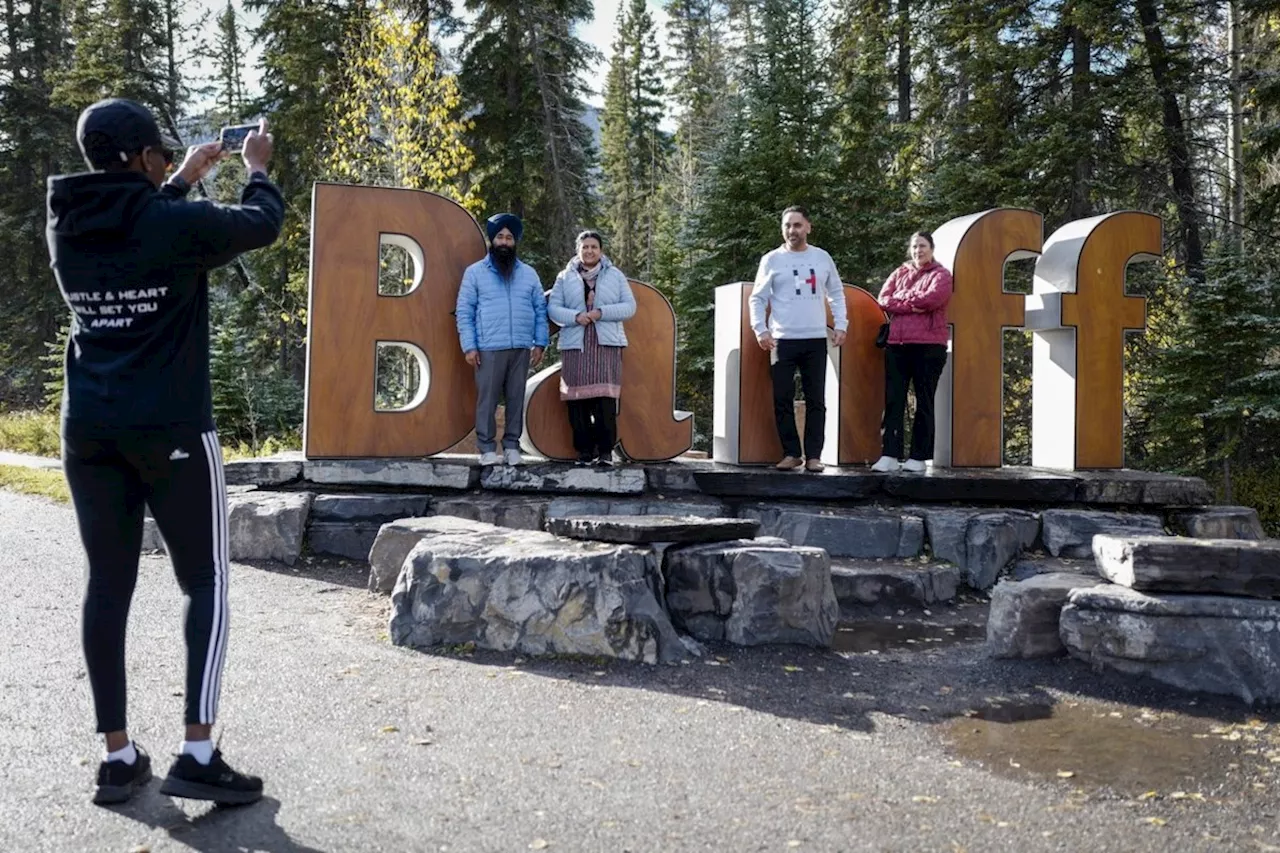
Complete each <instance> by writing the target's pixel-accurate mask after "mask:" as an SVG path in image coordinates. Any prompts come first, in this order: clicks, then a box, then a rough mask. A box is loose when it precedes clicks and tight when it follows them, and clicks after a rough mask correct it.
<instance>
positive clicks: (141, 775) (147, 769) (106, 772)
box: [93, 743, 151, 806]
mask: <svg viewBox="0 0 1280 853" xmlns="http://www.w3.org/2000/svg"><path fill="white" fill-rule="evenodd" d="M133 748H134V749H136V750H137V751H138V759H137V760H136V761H134V762H133V763H132V764H125V763H124V762H123V761H104V762H102V763H101V764H99V765H98V787H97V788H96V789H95V790H94V792H93V802H94V804H95V805H99V806H109V805H115V804H117V803H124V802H128V800H129V798H130V797H132V796H133V795H134V794H135V793H137V791H138V789H139V788H141V787H142V786H143V785H145V784H147V783H148V782H150V781H151V756H149V755H147V754H146V753H145V752H143V751H142V747H140V746H138V745H137V744H136V743H135V744H134V745H133Z"/></svg>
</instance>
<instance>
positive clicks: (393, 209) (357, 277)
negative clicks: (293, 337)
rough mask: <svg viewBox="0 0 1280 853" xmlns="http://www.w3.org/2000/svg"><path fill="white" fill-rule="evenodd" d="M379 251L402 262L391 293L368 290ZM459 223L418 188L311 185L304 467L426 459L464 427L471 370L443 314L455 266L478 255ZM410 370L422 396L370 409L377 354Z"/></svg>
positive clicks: (473, 230) (458, 276) (463, 216)
mask: <svg viewBox="0 0 1280 853" xmlns="http://www.w3.org/2000/svg"><path fill="white" fill-rule="evenodd" d="M383 243H393V244H396V245H399V246H401V247H403V248H405V249H406V250H407V251H408V252H409V255H410V257H412V258H413V260H414V267H415V275H414V285H413V287H412V289H410V290H409V292H408V293H406V294H404V295H403V296H383V295H380V294H379V293H378V270H379V260H380V249H381V246H382V244H383ZM484 252H485V244H484V237H483V236H482V235H481V233H480V229H479V227H478V226H477V225H476V222H475V220H474V219H472V217H471V215H470V214H469V213H467V212H466V211H465V210H463V209H462V208H461V207H459V206H458V205H457V204H455V203H454V202H452V201H450V200H449V199H447V198H445V197H443V196H439V195H435V194H434V193H428V192H421V191H418V190H404V189H386V188H382V187H359V186H346V185H340V184H316V186H315V190H314V194H313V196H312V214H311V303H310V310H309V316H308V324H307V325H308V328H307V405H306V425H305V428H304V429H305V432H304V436H305V437H304V442H303V446H304V448H305V452H306V455H307V456H308V457H309V458H324V457H331V458H332V457H358V456H430V455H432V454H435V453H440V452H443V451H445V450H448V449H449V448H450V447H452V446H453V445H455V444H457V443H458V442H459V441H461V440H462V439H464V438H466V436H467V434H468V433H469V432H470V431H471V430H472V428H473V427H474V426H475V404H476V386H475V377H474V371H473V370H472V369H471V368H470V367H469V366H468V365H467V363H466V361H465V360H464V359H463V357H462V352H461V349H460V348H459V346H458V332H457V327H456V324H455V320H454V313H453V312H454V305H455V303H456V301H457V298H458V287H459V285H460V283H461V281H462V273H463V271H464V270H465V269H466V268H467V266H468V265H469V264H471V263H473V262H474V261H477V260H479V259H480V258H482V257H484ZM386 344H397V345H401V346H405V347H406V348H407V349H409V350H410V351H411V352H415V353H416V354H417V355H418V357H419V360H420V361H421V362H422V364H421V367H422V371H421V372H422V379H421V381H422V382H423V383H425V385H426V394H425V396H424V395H423V394H422V393H421V391H419V394H418V396H417V397H416V398H415V400H414V403H411V404H410V407H408V408H406V409H402V410H395V411H385V410H379V409H378V408H377V407H376V402H375V396H374V395H375V390H376V387H377V376H376V373H377V365H378V355H377V353H378V347H379V345H386Z"/></svg>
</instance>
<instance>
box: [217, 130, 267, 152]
mask: <svg viewBox="0 0 1280 853" xmlns="http://www.w3.org/2000/svg"><path fill="white" fill-rule="evenodd" d="M257 129H258V125H257V124H256V123H254V124H237V125H232V126H231V127H224V128H223V129H222V130H221V131H220V132H219V133H218V141H219V142H221V143H222V150H223V151H226V152H227V153H228V154H239V153H240V152H241V151H243V150H244V141H245V140H246V139H247V138H248V137H249V134H250V133H251V132H253V131H255V130H257Z"/></svg>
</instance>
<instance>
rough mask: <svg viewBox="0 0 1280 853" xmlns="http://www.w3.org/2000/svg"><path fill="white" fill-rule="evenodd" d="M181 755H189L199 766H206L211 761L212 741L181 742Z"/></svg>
mask: <svg viewBox="0 0 1280 853" xmlns="http://www.w3.org/2000/svg"><path fill="white" fill-rule="evenodd" d="M182 754H183V755H190V756H191V757H192V758H194V759H195V760H196V761H199V762H200V763H201V764H208V763H209V762H210V761H213V741H211V740H184V741H183V742H182Z"/></svg>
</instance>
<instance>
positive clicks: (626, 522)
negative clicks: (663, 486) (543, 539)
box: [547, 515, 760, 545]
mask: <svg viewBox="0 0 1280 853" xmlns="http://www.w3.org/2000/svg"><path fill="white" fill-rule="evenodd" d="M759 530H760V522H758V521H754V520H751V519H745V518H696V517H680V516H663V515H615V516H604V517H602V518H552V519H548V520H547V531H548V532H550V533H554V534H556V535H557V536H568V537H569V538H571V539H590V540H593V541H596V542H617V543H619V544H627V545H643V544H648V543H652V542H678V543H689V542H729V541H732V540H735V539H751V538H752V537H754V536H755V535H756V533H758V532H759Z"/></svg>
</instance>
